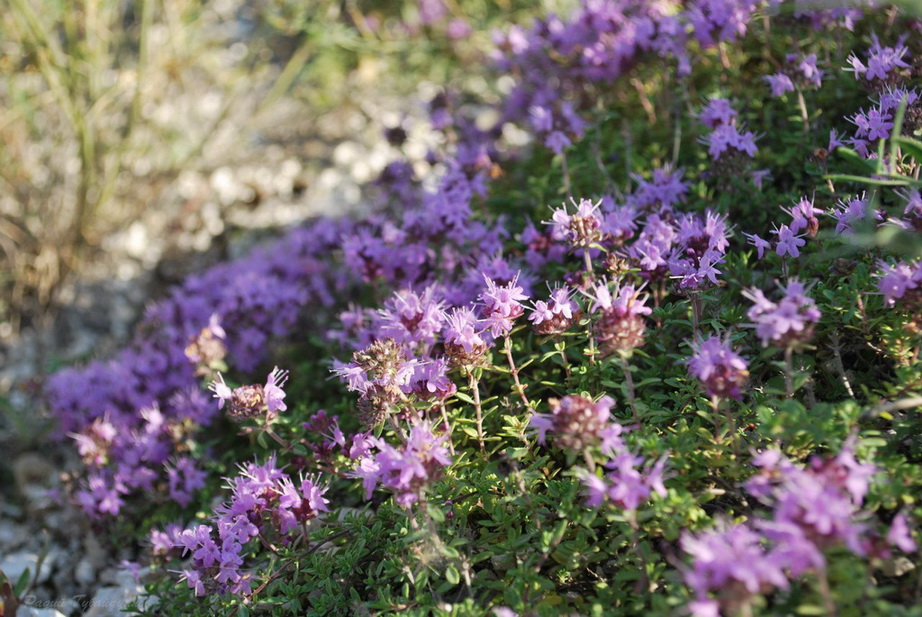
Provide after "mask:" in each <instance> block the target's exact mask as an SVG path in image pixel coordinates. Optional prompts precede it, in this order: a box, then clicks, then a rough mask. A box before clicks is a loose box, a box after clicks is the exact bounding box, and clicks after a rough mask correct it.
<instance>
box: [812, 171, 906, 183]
mask: <svg viewBox="0 0 922 617" xmlns="http://www.w3.org/2000/svg"><path fill="white" fill-rule="evenodd" d="M823 178H825V179H827V180H836V181H841V182H858V183H860V184H870V185H872V186H909V185H910V184H911V182H910V180H908V179H905V180H904V179H893V180H881V179H879V178H866V177H864V176H853V175H850V174H829V175H826V176H823Z"/></svg>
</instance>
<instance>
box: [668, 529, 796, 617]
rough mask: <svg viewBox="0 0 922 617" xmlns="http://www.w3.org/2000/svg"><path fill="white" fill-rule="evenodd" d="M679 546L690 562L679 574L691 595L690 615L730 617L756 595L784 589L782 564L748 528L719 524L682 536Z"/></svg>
mask: <svg viewBox="0 0 922 617" xmlns="http://www.w3.org/2000/svg"><path fill="white" fill-rule="evenodd" d="M680 544H681V546H682V550H683V551H685V553H686V554H688V555H689V556H690V557H691V558H692V560H693V561H692V565H691V568H689V569H687V570H686V571H685V572H684V574H683V578H684V579H685V583H686V584H687V585H688V586H689V587H691V588H692V590H693V591H694V592H695V601H694V602H693V603H692V604H691V605H690V606H689V608H690V609H691V610H692V614H693V615H696V616H701V617H703V616H705V615H708V616H712V615H719V614H721V612H724V611H726V614H733V613H735V612H737V611H739V609H740V607H744V606H746V605H748V604H750V603H751V602H752V599H753V598H754V597H755V596H756V595H758V594H761V593H767V592H769V591H771V590H772V589H776V588H777V589H787V587H788V579H787V576H785V573H784V563H783V562H782V561H781V560H779V559H778V558H777V555H776V554H774V552H773V551H770V550H767V549H766V548H765V546H764V545H763V543H762V538H761V536H760V535H759V534H758V533H756V532H755V531H753V530H752V529H751V528H750V527H749V526H748V525H745V524H739V525H729V524H723V525H721V526H719V527H718V529H716V530H714V531H706V532H703V533H700V534H697V535H692V534H690V533H688V532H685V533H683V534H682V538H681V540H680Z"/></svg>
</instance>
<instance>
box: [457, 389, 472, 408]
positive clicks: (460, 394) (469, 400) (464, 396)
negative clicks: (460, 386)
mask: <svg viewBox="0 0 922 617" xmlns="http://www.w3.org/2000/svg"><path fill="white" fill-rule="evenodd" d="M455 398H456V399H458V400H459V401H463V402H465V403H467V404H468V405H473V404H474V399H472V398H471V397H470V396H468V395H467V394H465V393H464V392H462V391H461V390H458V391H457V392H455Z"/></svg>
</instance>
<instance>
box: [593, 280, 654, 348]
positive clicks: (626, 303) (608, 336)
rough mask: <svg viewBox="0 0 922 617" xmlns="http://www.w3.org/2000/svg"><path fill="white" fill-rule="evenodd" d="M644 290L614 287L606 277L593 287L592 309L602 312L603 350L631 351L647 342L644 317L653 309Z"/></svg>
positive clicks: (599, 324)
mask: <svg viewBox="0 0 922 617" xmlns="http://www.w3.org/2000/svg"><path fill="white" fill-rule="evenodd" d="M641 289H642V287H641ZM641 289H638V288H636V287H634V285H630V284H629V285H618V286H615V288H614V289H612V288H610V287H609V284H608V282H607V281H604V280H603V281H600V282H598V283H596V285H595V287H593V288H592V291H591V293H590V294H589V298H590V299H591V300H592V303H593V305H592V311H593V313H595V312H598V313H599V317H598V321H597V322H596V326H595V335H596V339H597V340H598V341H599V348H600V349H601V350H602V352H603V353H605V354H612V353H619V354H629V353H631V351H633V350H634V349H637V348H638V347H640V346H641V345H643V341H644V336H645V333H646V324H644V320H643V316H644V315H649V314H650V313H652V312H653V311H652V309H650V308H649V307H648V306H646V301H647V295H646V294H642V293H641ZM612 292H614V293H612Z"/></svg>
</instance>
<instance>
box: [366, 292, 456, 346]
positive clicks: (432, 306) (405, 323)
mask: <svg viewBox="0 0 922 617" xmlns="http://www.w3.org/2000/svg"><path fill="white" fill-rule="evenodd" d="M438 295H439V294H438V292H437V290H436V288H435V287H433V286H430V287H427V288H426V289H425V290H424V291H423V292H422V293H421V294H418V293H416V292H414V291H412V290H409V289H403V290H400V291H398V292H396V293H394V295H393V296H391V297H390V298H389V299H388V301H387V302H385V304H384V308H383V309H382V310H380V311H379V319H380V326H379V328H378V333H379V335H380V336H379V337H378V338H388V337H389V338H392V339H394V340H395V341H397V342H398V343H403V344H406V345H408V346H410V347H411V348H413V349H417V347H419V348H423V349H428V348H429V347H431V346H432V345H433V344H435V341H436V338H437V337H438V334H439V332H440V331H441V329H442V324H443V321H444V318H445V315H444V312H443V305H444V303H443V302H442V301H441V300H440V299H439V297H438Z"/></svg>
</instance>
